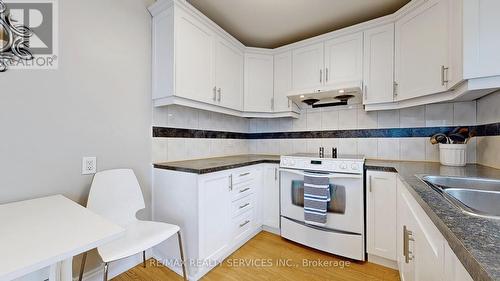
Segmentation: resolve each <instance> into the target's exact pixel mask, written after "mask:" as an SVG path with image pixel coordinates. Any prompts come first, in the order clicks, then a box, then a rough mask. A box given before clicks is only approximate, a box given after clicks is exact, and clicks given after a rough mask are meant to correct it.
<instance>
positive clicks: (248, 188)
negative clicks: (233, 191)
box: [240, 187, 250, 193]
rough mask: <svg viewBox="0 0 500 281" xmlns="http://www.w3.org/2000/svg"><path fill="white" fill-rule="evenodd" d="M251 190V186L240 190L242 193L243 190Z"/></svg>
mask: <svg viewBox="0 0 500 281" xmlns="http://www.w3.org/2000/svg"><path fill="white" fill-rule="evenodd" d="M249 190H250V187H247V188H245V189H242V190H240V193H243V192H245V191H249Z"/></svg>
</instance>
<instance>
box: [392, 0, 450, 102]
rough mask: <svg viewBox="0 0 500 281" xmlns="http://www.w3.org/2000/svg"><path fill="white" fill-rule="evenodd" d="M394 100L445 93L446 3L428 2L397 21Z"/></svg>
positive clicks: (446, 1)
mask: <svg viewBox="0 0 500 281" xmlns="http://www.w3.org/2000/svg"><path fill="white" fill-rule="evenodd" d="M395 36H396V37H395V40H396V69H395V71H396V72H395V80H396V83H397V89H396V94H397V96H396V99H397V100H405V99H410V98H415V97H420V96H425V95H429V94H434V93H439V92H443V91H445V90H446V89H447V85H446V83H445V82H444V81H445V74H446V73H445V72H446V71H444V68H446V67H448V66H447V65H448V0H429V1H427V2H425V3H424V4H422V5H421V6H419V7H417V8H416V9H414V10H412V11H410V12H409V13H408V14H406V15H404V16H403V17H402V18H400V19H398V20H397V21H396V35H395Z"/></svg>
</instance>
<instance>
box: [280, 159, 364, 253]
mask: <svg viewBox="0 0 500 281" xmlns="http://www.w3.org/2000/svg"><path fill="white" fill-rule="evenodd" d="M364 162H365V158H364V157H363V156H357V155H339V157H338V158H328V157H325V158H321V157H319V156H318V155H314V154H304V153H301V154H294V155H287V156H281V161H280V198H281V199H280V200H281V236H282V237H284V238H286V239H289V240H292V241H295V242H297V243H300V244H303V245H306V246H309V247H311V248H315V249H318V250H321V251H325V252H328V253H332V254H335V255H339V256H344V257H348V258H351V259H355V260H362V261H364V260H365V242H364V241H365V240H364V237H365V231H364V229H365V227H364V221H365V219H364ZM304 172H307V173H322V174H326V176H327V177H328V178H329V179H330V185H331V186H335V188H331V192H332V194H331V196H332V201H330V202H329V205H328V212H327V223H326V224H325V225H324V226H321V227H320V226H316V225H309V224H306V223H305V222H304V186H303V184H304Z"/></svg>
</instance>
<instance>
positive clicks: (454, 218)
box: [365, 160, 500, 281]
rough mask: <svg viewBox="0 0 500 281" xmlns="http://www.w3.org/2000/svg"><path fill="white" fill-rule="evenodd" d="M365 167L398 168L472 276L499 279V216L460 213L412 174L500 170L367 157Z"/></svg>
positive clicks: (488, 174) (492, 173)
mask: <svg viewBox="0 0 500 281" xmlns="http://www.w3.org/2000/svg"><path fill="white" fill-rule="evenodd" d="M365 167H366V169H368V170H378V171H386V172H397V173H398V174H399V176H400V178H401V180H402V181H403V183H405V184H406V185H407V187H409V188H408V190H409V191H410V193H411V194H412V195H413V197H414V198H415V199H416V201H417V202H418V203H419V204H420V206H421V207H422V209H424V211H425V212H426V214H427V215H428V216H429V217H430V219H431V220H432V222H433V223H434V224H435V225H436V227H437V228H438V229H439V231H440V232H441V234H442V235H443V236H444V238H445V239H446V240H447V241H448V244H449V245H450V247H451V249H452V250H453V252H454V253H455V255H456V256H457V257H458V259H459V260H460V261H461V262H462V264H463V265H464V267H465V268H466V269H467V271H468V272H469V274H470V275H471V277H472V278H473V279H474V280H476V281H483V280H488V281H491V280H500V220H498V219H489V218H482V217H477V216H472V215H468V214H466V213H463V212H462V211H460V210H459V209H458V208H457V207H455V206H454V205H452V204H451V203H449V202H448V201H447V200H446V199H445V198H444V197H442V196H441V195H440V194H438V193H437V192H436V191H434V190H433V189H432V188H430V187H429V186H427V185H426V184H425V183H423V182H422V181H421V180H420V179H418V178H417V177H416V176H415V175H418V174H420V175H422V174H425V175H442V176H460V177H485V178H495V179H500V170H498V169H493V168H489V167H485V166H481V165H467V166H466V167H447V166H441V165H440V164H439V163H428V162H402V161H377V160H367V161H366V164H365ZM499 206H500V205H499Z"/></svg>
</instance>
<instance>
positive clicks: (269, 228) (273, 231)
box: [262, 225, 281, 235]
mask: <svg viewBox="0 0 500 281" xmlns="http://www.w3.org/2000/svg"><path fill="white" fill-rule="evenodd" d="M262 230H264V231H267V232H271V233H272V234H276V235H281V230H280V229H279V228H275V227H270V226H267V225H263V226H262Z"/></svg>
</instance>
